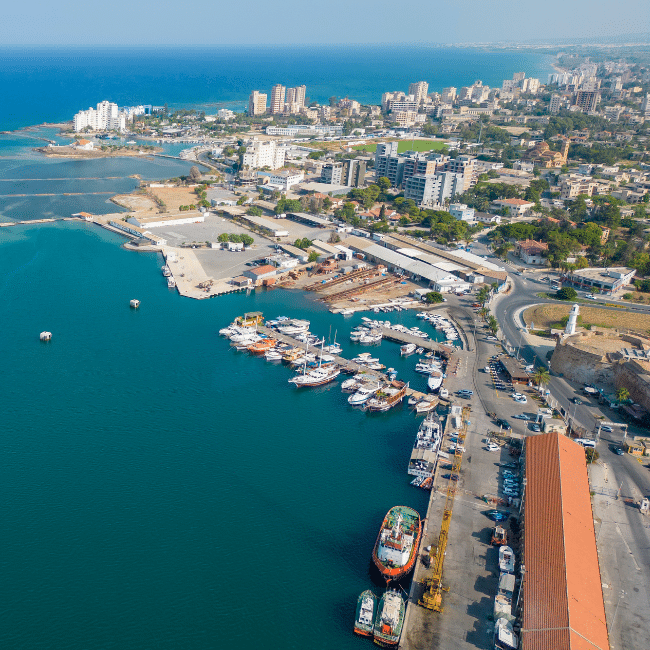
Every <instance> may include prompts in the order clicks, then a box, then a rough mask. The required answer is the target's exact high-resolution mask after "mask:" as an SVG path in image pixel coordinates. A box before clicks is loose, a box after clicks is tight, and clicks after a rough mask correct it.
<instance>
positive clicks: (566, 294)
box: [555, 287, 578, 300]
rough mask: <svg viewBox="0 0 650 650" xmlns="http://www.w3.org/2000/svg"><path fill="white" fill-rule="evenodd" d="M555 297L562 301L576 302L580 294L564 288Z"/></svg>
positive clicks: (569, 288)
mask: <svg viewBox="0 0 650 650" xmlns="http://www.w3.org/2000/svg"><path fill="white" fill-rule="evenodd" d="M555 297H556V298H559V299H560V300H575V299H576V298H577V297H578V292H577V291H576V290H575V289H572V288H571V287H562V289H560V290H559V291H557V292H556V294H555Z"/></svg>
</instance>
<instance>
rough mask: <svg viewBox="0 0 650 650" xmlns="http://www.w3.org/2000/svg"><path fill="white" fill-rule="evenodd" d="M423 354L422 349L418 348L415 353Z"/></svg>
mask: <svg viewBox="0 0 650 650" xmlns="http://www.w3.org/2000/svg"><path fill="white" fill-rule="evenodd" d="M423 352H424V348H418V349H417V350H416V351H415V354H422V353H423Z"/></svg>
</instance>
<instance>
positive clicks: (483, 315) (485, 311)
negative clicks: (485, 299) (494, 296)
mask: <svg viewBox="0 0 650 650" xmlns="http://www.w3.org/2000/svg"><path fill="white" fill-rule="evenodd" d="M489 313H490V310H489V309H488V308H487V307H481V308H480V309H479V310H478V315H479V316H480V317H481V318H482V319H483V320H486V318H487V315H488V314H489Z"/></svg>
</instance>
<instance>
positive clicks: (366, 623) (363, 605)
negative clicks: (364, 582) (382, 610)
mask: <svg viewBox="0 0 650 650" xmlns="http://www.w3.org/2000/svg"><path fill="white" fill-rule="evenodd" d="M376 611H377V596H375V594H374V593H373V592H372V591H370V589H366V591H364V592H363V593H362V594H361V595H360V596H359V598H358V599H357V615H356V618H355V619H354V631H355V633H356V634H360V635H361V636H372V634H373V627H374V621H375V612H376Z"/></svg>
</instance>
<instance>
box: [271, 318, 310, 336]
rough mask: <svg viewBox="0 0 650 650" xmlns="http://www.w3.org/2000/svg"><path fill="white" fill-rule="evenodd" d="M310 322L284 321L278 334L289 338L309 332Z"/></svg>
mask: <svg viewBox="0 0 650 650" xmlns="http://www.w3.org/2000/svg"><path fill="white" fill-rule="evenodd" d="M309 325H310V323H309V321H308V320H298V319H295V318H294V319H290V320H288V321H284V322H282V323H280V324H279V325H278V332H280V334H286V335H287V336H293V335H295V334H301V333H303V332H307V331H308V330H309Z"/></svg>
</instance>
